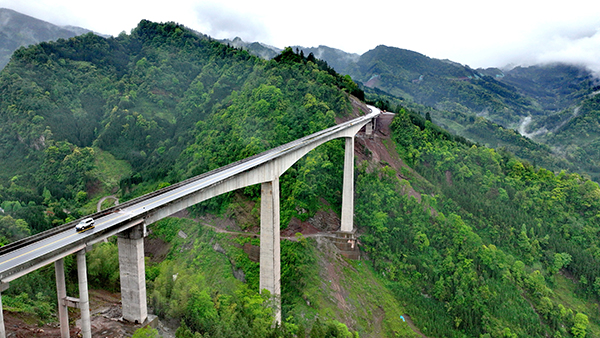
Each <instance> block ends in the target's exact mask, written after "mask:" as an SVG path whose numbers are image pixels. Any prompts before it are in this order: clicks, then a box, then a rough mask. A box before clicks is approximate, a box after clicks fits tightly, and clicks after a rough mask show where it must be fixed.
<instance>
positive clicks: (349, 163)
mask: <svg viewBox="0 0 600 338" xmlns="http://www.w3.org/2000/svg"><path fill="white" fill-rule="evenodd" d="M341 223H342V224H341V227H340V231H343V232H352V230H353V229H354V136H351V137H346V146H345V148H344V187H343V191H342V219H341Z"/></svg>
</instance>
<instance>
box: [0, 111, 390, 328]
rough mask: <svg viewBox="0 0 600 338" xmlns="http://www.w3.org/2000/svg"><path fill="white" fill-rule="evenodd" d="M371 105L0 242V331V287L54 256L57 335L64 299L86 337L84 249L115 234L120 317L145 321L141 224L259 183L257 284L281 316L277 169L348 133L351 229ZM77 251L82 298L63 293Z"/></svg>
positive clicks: (345, 219)
mask: <svg viewBox="0 0 600 338" xmlns="http://www.w3.org/2000/svg"><path fill="white" fill-rule="evenodd" d="M368 108H369V109H370V110H371V112H370V113H369V114H367V115H364V116H361V117H358V118H356V119H353V120H350V121H346V122H343V123H340V124H338V125H336V126H333V127H331V128H328V129H326V130H323V131H320V132H317V133H314V134H311V135H308V136H305V137H303V138H301V139H298V140H295V141H292V142H290V143H287V144H284V145H282V146H279V147H276V148H273V149H271V150H268V151H265V152H263V153H261V154H258V155H255V156H252V157H249V158H246V159H243V160H241V161H238V162H235V163H232V164H229V165H227V166H224V167H221V168H218V169H215V170H213V171H210V172H207V173H204V174H202V175H199V176H196V177H193V178H190V179H188V180H185V181H183V182H179V183H177V184H173V185H171V186H169V187H166V188H163V189H160V190H157V191H155V192H152V193H150V194H147V195H144V196H141V197H138V198H135V199H133V200H130V201H127V202H125V203H122V204H120V205H117V206H114V207H111V208H108V209H106V210H103V211H101V212H98V213H96V214H93V215H90V216H88V217H93V218H94V220H95V221H96V223H95V227H94V228H92V229H89V230H87V231H81V232H77V231H76V230H75V225H76V224H77V223H78V221H75V222H71V223H68V224H65V225H62V226H59V227H56V228H53V229H50V230H48V231H45V232H42V233H39V234H36V235H34V236H30V237H27V238H24V239H22V240H19V241H16V242H13V243H11V244H9V245H6V246H4V247H2V248H0V338H5V337H6V330H5V327H4V318H3V314H2V298H1V292H3V291H5V290H6V289H7V288H8V287H9V283H10V282H11V281H13V280H15V279H17V278H19V277H21V276H23V275H25V274H27V273H29V272H32V271H34V270H36V269H39V268H41V267H43V266H45V265H48V264H50V263H54V268H55V275H56V288H57V295H58V303H59V304H58V317H59V321H60V328H61V337H63V338H66V337H69V320H68V311H67V309H68V307H69V306H71V307H76V308H79V309H80V310H81V329H82V334H83V337H84V338H90V337H91V320H90V310H89V295H88V286H87V272H86V259H85V253H86V252H87V251H89V250H91V249H92V246H93V244H95V243H98V242H100V241H103V240H105V239H106V238H108V237H110V236H114V235H116V236H117V244H118V251H119V271H120V275H121V277H120V282H121V304H122V309H123V319H124V320H127V321H130V322H135V323H143V322H145V321H146V320H147V318H148V312H147V306H146V282H145V266H144V237H145V236H146V235H147V231H146V226H147V225H149V224H152V223H154V222H156V221H158V220H160V219H162V218H165V217H168V216H170V215H172V214H174V213H176V212H178V211H180V210H183V209H185V208H187V207H189V206H192V205H194V204H197V203H200V202H202V201H204V200H207V199H209V198H212V197H215V196H217V195H220V194H223V193H226V192H229V191H233V190H236V189H240V188H244V187H247V186H250V185H254V184H261V205H260V210H261V211H260V223H261V224H260V282H259V287H260V290H261V291H262V290H268V291H269V292H270V295H271V297H272V304H273V307H274V313H275V320H276V321H277V322H281V299H280V297H281V287H280V278H281V275H280V242H279V241H280V238H279V231H280V224H279V222H280V210H279V177H280V176H281V175H282V174H283V173H284V172H285V171H286V170H287V169H289V168H290V167H291V166H292V165H293V164H294V163H296V162H297V161H298V160H299V159H300V158H302V157H303V156H304V155H306V154H307V153H308V152H309V151H310V150H312V149H314V148H316V147H318V146H319V145H321V144H323V143H325V142H328V141H330V140H333V139H336V138H344V139H345V155H344V177H343V193H342V214H341V228H340V231H341V232H346V233H351V232H352V231H353V229H354V225H353V214H354V137H355V135H356V134H357V133H358V131H359V130H360V129H362V128H363V127H365V126H366V127H365V128H366V133H367V134H370V133H371V132H372V130H373V123H374V119H375V118H376V117H377V116H378V115H379V114H380V113H381V111H380V110H379V109H377V108H375V107H373V106H368ZM72 254H76V255H77V275H78V283H79V298H74V297H68V296H67V294H66V284H65V273H64V258H65V257H66V256H68V255H72Z"/></svg>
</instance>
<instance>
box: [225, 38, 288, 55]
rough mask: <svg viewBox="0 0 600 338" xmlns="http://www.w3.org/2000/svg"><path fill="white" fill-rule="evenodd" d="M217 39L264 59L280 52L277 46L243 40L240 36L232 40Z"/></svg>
mask: <svg viewBox="0 0 600 338" xmlns="http://www.w3.org/2000/svg"><path fill="white" fill-rule="evenodd" d="M219 41H220V42H221V43H223V44H226V45H230V46H232V47H235V48H243V49H245V50H247V51H248V52H250V53H252V54H253V55H256V56H258V57H260V58H262V59H265V60H270V59H272V58H274V57H276V56H277V55H279V53H281V49H279V48H277V47H273V46H269V45H266V44H263V43H260V42H245V41H244V40H242V39H241V38H240V37H236V38H234V39H233V40H229V39H223V40H219Z"/></svg>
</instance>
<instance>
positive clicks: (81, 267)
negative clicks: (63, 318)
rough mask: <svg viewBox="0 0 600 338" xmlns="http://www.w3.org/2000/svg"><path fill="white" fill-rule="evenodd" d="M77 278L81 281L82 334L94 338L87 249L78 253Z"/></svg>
mask: <svg viewBox="0 0 600 338" xmlns="http://www.w3.org/2000/svg"><path fill="white" fill-rule="evenodd" d="M77 277H78V279H79V310H80V311H81V334H82V335H83V338H92V322H91V319H90V298H89V293H88V283H87V266H86V263H85V249H83V250H80V251H78V252H77Z"/></svg>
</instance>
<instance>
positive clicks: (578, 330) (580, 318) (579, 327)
mask: <svg viewBox="0 0 600 338" xmlns="http://www.w3.org/2000/svg"><path fill="white" fill-rule="evenodd" d="M573 322H574V325H573V327H572V328H571V333H573V336H575V338H584V337H585V335H586V331H587V326H588V324H589V320H588V316H586V315H584V314H583V313H580V312H579V313H577V314H576V315H575V318H574V319H573Z"/></svg>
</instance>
